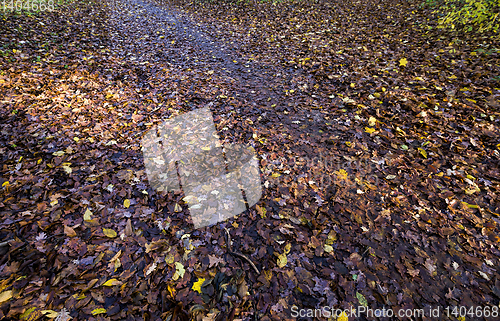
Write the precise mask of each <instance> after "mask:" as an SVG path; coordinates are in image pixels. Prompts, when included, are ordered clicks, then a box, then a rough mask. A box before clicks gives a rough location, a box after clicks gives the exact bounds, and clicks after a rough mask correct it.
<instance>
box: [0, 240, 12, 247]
mask: <svg viewBox="0 0 500 321" xmlns="http://www.w3.org/2000/svg"><path fill="white" fill-rule="evenodd" d="M10 241H14V239H12V240H8V241H5V242H1V243H0V247H2V246H6V245H10V244H9V242H10Z"/></svg>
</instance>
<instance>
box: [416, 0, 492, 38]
mask: <svg viewBox="0 0 500 321" xmlns="http://www.w3.org/2000/svg"><path fill="white" fill-rule="evenodd" d="M425 5H427V6H431V7H435V8H436V10H435V11H434V13H437V14H438V15H439V16H440V18H439V20H438V25H439V27H440V28H451V29H455V28H457V27H463V28H464V30H465V31H467V32H469V31H473V30H476V31H478V32H484V31H493V32H498V31H499V30H500V17H499V14H500V0H444V1H443V2H437V1H436V0H425Z"/></svg>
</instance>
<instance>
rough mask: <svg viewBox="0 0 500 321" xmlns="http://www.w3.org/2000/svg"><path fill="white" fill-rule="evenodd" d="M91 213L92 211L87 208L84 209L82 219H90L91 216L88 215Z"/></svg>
mask: <svg viewBox="0 0 500 321" xmlns="http://www.w3.org/2000/svg"><path fill="white" fill-rule="evenodd" d="M91 215H92V212H91V211H90V210H89V209H88V208H87V210H86V211H85V214H83V220H84V221H92V217H90V216H91Z"/></svg>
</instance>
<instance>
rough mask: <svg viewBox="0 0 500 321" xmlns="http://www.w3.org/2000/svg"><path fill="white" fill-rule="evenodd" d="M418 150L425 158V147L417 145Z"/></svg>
mask: <svg viewBox="0 0 500 321" xmlns="http://www.w3.org/2000/svg"><path fill="white" fill-rule="evenodd" d="M418 151H419V152H420V154H422V156H424V158H427V152H426V151H425V149H423V148H420V147H419V148H418Z"/></svg>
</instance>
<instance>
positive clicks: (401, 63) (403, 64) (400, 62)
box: [399, 58, 408, 67]
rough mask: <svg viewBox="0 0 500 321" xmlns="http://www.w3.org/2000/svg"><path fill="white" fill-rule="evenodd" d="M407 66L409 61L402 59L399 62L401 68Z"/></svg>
mask: <svg viewBox="0 0 500 321" xmlns="http://www.w3.org/2000/svg"><path fill="white" fill-rule="evenodd" d="M407 64H408V60H406V58H402V59H400V60H399V65H400V66H403V67H406V65H407Z"/></svg>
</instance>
